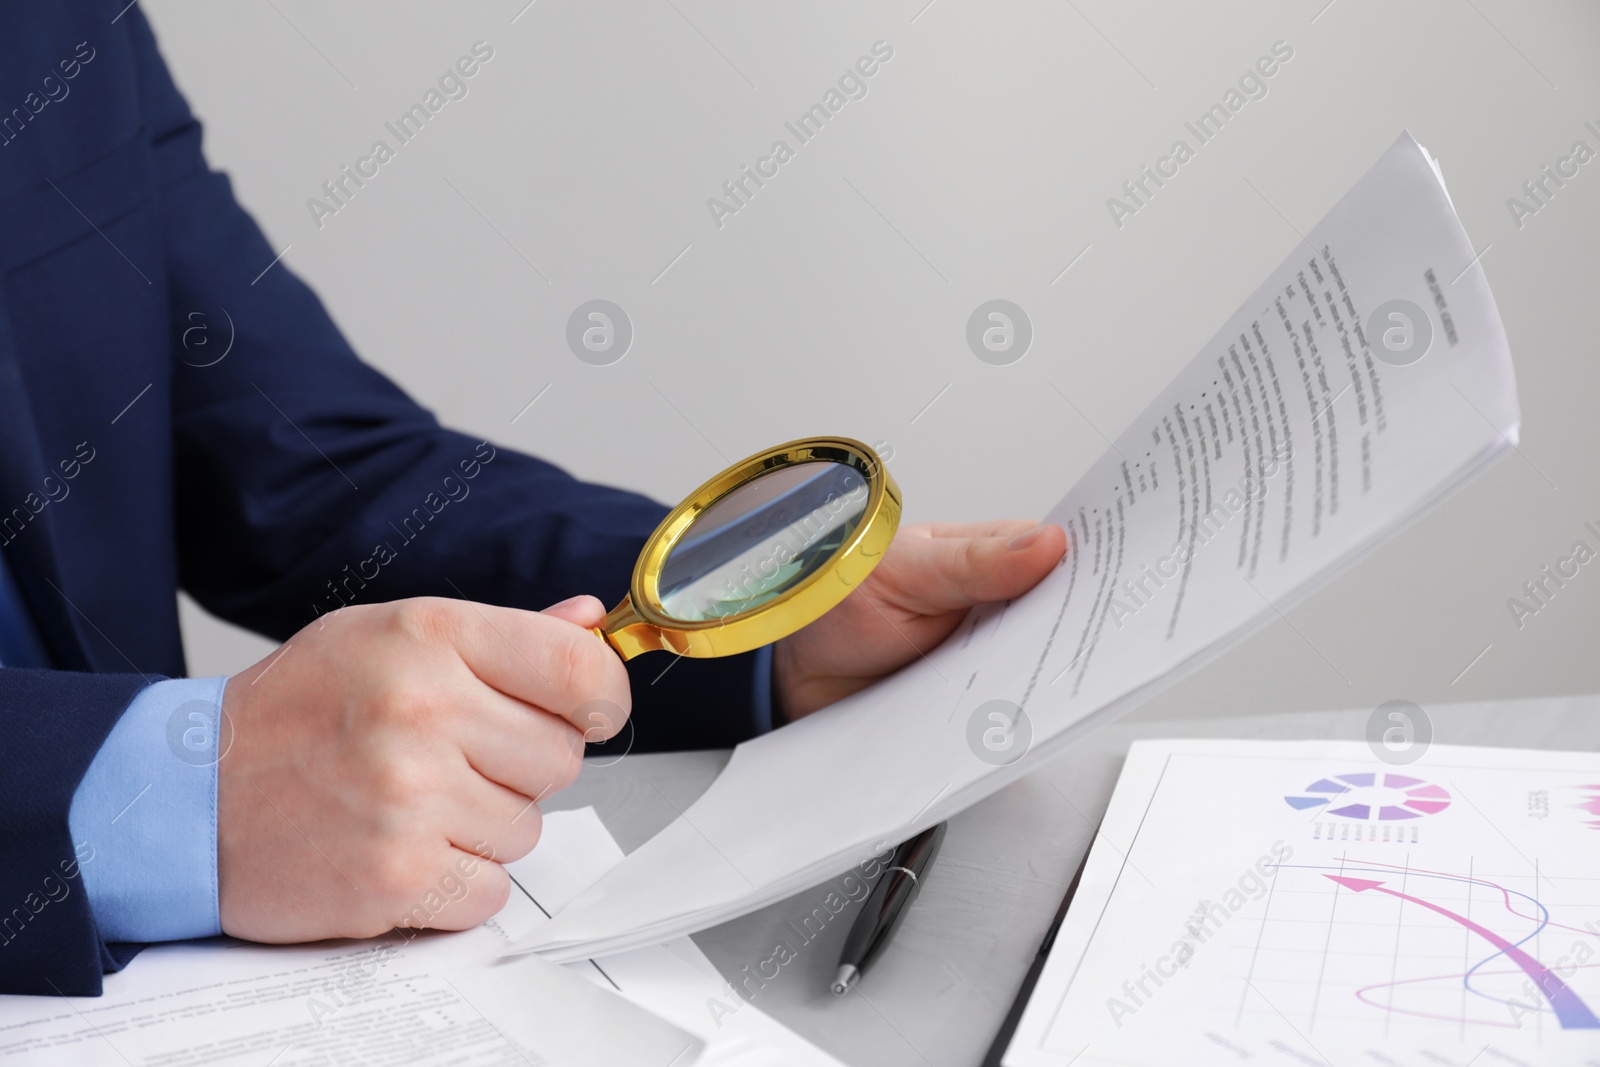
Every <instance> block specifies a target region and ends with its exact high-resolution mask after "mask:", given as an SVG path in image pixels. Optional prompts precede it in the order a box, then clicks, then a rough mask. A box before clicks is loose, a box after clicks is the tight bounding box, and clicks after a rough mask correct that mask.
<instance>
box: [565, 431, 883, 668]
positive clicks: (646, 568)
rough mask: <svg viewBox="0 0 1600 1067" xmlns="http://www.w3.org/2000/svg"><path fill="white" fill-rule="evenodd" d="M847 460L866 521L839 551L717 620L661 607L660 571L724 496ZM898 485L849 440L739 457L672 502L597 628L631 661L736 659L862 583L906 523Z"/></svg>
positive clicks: (816, 440)
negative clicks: (859, 482)
mask: <svg viewBox="0 0 1600 1067" xmlns="http://www.w3.org/2000/svg"><path fill="white" fill-rule="evenodd" d="M816 462H831V463H840V464H845V465H847V466H850V467H852V468H854V469H855V470H856V471H858V472H859V473H860V474H861V476H862V478H863V479H864V480H865V481H866V486H867V500H866V504H865V505H864V506H863V509H862V512H861V518H860V521H858V522H857V523H856V525H855V527H854V528H853V529H852V530H851V531H850V533H849V535H848V536H847V537H846V539H845V540H844V542H843V543H842V544H840V545H839V547H838V548H837V549H835V550H834V553H833V555H832V556H831V557H830V558H829V559H828V560H826V561H825V562H823V563H821V564H820V565H818V566H817V568H816V570H815V571H814V572H813V573H811V574H809V575H807V576H806V577H805V578H803V579H801V580H799V581H798V582H796V583H795V584H794V586H792V587H791V588H789V589H785V590H784V591H783V592H782V593H779V594H778V595H777V596H775V597H773V598H772V599H771V600H769V601H767V602H765V603H763V604H761V605H759V606H757V607H753V608H749V609H747V610H745V611H741V612H738V613H735V614H732V615H728V616H725V617H723V618H717V619H703V620H688V619H679V618H674V617H673V616H671V615H669V614H667V612H666V611H665V610H664V609H663V607H662V605H661V594H660V580H661V572H662V568H663V567H664V566H665V565H666V562H667V558H668V556H669V555H671V553H672V550H673V548H674V547H675V546H676V545H677V544H678V542H679V540H680V539H681V538H682V537H683V536H684V534H685V533H687V532H688V530H689V529H690V527H691V526H693V525H694V522H695V520H696V519H697V518H698V517H699V516H700V515H701V513H703V512H704V511H706V509H708V508H710V507H711V506H712V505H713V504H715V503H717V502H718V501H720V500H722V499H723V498H725V497H726V496H727V495H728V494H730V493H732V492H734V491H736V490H738V489H741V488H743V487H744V486H746V485H748V484H750V483H751V482H752V481H754V480H755V479H757V478H760V477H761V476H762V475H765V474H769V473H771V472H773V471H776V470H779V469H781V468H785V467H792V466H795V465H797V464H802V463H816ZM900 511H901V502H900V487H899V486H897V485H896V484H895V481H894V478H893V477H891V476H890V474H889V471H888V468H886V467H885V466H884V465H883V461H882V460H881V459H879V458H878V454H877V452H875V451H873V449H872V448H871V447H870V446H868V445H864V444H862V443H861V442H860V441H855V440H852V439H850V438H848V437H807V438H803V439H801V440H798V441H790V442H789V443H787V444H782V445H778V446H776V447H775V448H769V449H767V450H766V451H764V452H757V453H756V454H755V455H753V456H750V457H748V458H746V459H743V460H740V461H739V462H738V463H735V464H734V465H733V466H731V467H729V468H728V469H727V470H725V471H723V472H722V473H721V474H719V475H717V476H716V477H715V478H712V479H711V480H710V481H708V482H706V483H705V484H704V485H702V486H700V488H698V489H696V490H695V491H694V492H693V493H690V494H689V496H688V497H687V498H686V499H685V500H684V501H683V503H681V504H679V505H678V506H677V507H676V508H673V509H672V512H671V514H669V515H668V516H667V517H666V518H665V519H663V520H662V521H661V525H660V526H657V527H656V530H655V533H653V534H651V535H650V540H648V541H646V542H645V545H644V549H643V550H642V551H641V552H640V553H639V560H638V562H637V563H636V564H634V568H633V579H632V581H631V583H630V585H629V587H628V595H627V596H625V597H623V598H622V602H621V603H620V604H618V605H617V606H616V607H614V608H612V609H611V611H610V612H609V613H608V614H607V615H606V618H605V621H604V622H603V623H602V624H601V625H600V626H598V627H596V628H595V629H594V633H595V634H596V635H597V636H599V637H600V638H601V639H602V640H604V641H605V642H606V644H608V645H610V646H611V647H612V648H613V649H615V650H616V651H617V654H618V655H620V656H621V657H622V658H623V659H625V660H629V659H632V658H633V657H635V656H637V655H639V654H641V653H644V652H654V651H657V650H661V651H666V652H676V653H677V654H678V655H680V656H694V657H696V658H707V657H712V656H732V655H736V654H738V653H740V652H749V651H751V650H752V649H756V648H760V647H761V646H762V645H768V644H771V643H772V642H774V641H776V640H778V639H779V638H782V637H787V636H788V635H789V634H792V633H794V632H795V631H796V630H799V629H801V628H802V627H804V626H806V625H807V624H809V623H811V622H814V621H816V620H817V619H819V618H821V617H822V616H823V615H825V614H827V612H828V611H829V610H830V609H831V608H832V607H833V606H834V605H836V604H838V603H839V602H840V601H841V600H843V599H844V598H845V597H847V596H849V595H850V593H851V591H852V590H854V589H855V588H856V586H858V585H860V584H861V583H862V581H864V580H865V579H866V577H867V575H869V574H871V573H872V569H873V568H874V567H876V566H877V565H878V563H879V561H880V560H882V559H883V554H884V552H885V550H887V549H888V547H889V542H890V541H892V540H893V539H894V534H895V530H897V529H898V528H899V526H900Z"/></svg>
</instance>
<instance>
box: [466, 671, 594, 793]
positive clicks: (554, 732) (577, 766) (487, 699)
mask: <svg viewBox="0 0 1600 1067" xmlns="http://www.w3.org/2000/svg"><path fill="white" fill-rule="evenodd" d="M480 693H481V696H480V698H479V699H478V700H476V701H474V704H473V706H472V708H471V710H470V711H469V712H468V713H466V714H464V715H462V716H461V718H460V720H459V721H458V722H457V724H456V729H455V737H456V739H457V743H458V744H459V745H460V746H461V752H462V754H463V755H464V756H465V757H466V760H467V763H468V764H470V765H471V767H472V769H473V770H475V771H476V772H477V773H478V774H479V775H481V776H482V777H484V778H487V779H488V780H489V781H490V782H494V783H496V784H497V785H499V786H503V787H504V788H506V789H509V790H513V791H515V792H517V793H520V794H521V795H523V796H525V797H530V798H532V799H534V800H542V799H544V798H545V797H547V796H549V795H550V794H552V793H554V792H556V791H557V790H560V789H565V788H566V787H567V786H569V785H571V784H572V782H573V780H574V779H575V778H577V776H578V772H579V771H580V770H581V769H582V767H583V741H584V739H583V734H582V733H581V732H580V731H579V730H578V729H577V728H576V727H574V726H573V725H572V723H571V722H569V721H568V720H566V719H564V718H562V717H560V716H557V715H552V714H550V713H549V712H547V711H543V710H541V709H539V708H535V707H531V706H530V705H527V704H524V703H522V702H521V701H519V700H513V699H512V698H511V697H508V696H506V695H505V694H504V693H497V692H494V691H493V690H480ZM606 707H607V708H608V709H609V705H608V706H606Z"/></svg>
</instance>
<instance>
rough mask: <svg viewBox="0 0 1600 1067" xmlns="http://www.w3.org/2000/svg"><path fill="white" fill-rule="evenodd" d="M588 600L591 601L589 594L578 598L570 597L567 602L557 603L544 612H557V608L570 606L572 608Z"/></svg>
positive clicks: (580, 595)
mask: <svg viewBox="0 0 1600 1067" xmlns="http://www.w3.org/2000/svg"><path fill="white" fill-rule="evenodd" d="M587 599H589V597H588V595H587V594H584V593H580V594H579V595H577V596H569V597H567V599H565V600H562V601H558V602H557V603H554V604H551V605H550V606H549V607H547V608H545V609H544V610H545V611H555V610H556V609H557V608H565V607H569V606H571V605H573V604H576V603H577V602H578V601H580V600H587Z"/></svg>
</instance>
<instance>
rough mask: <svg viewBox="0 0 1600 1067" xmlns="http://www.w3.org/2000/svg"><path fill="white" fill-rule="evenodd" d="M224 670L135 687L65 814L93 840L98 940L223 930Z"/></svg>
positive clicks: (91, 885) (79, 833) (90, 872)
mask: <svg viewBox="0 0 1600 1067" xmlns="http://www.w3.org/2000/svg"><path fill="white" fill-rule="evenodd" d="M226 683H227V679H226V678H177V679H168V680H163V681H159V682H156V683H154V684H153V685H150V686H147V687H146V688H145V689H143V690H141V691H140V693H139V695H138V696H136V697H134V699H133V703H131V704H129V705H128V708H127V710H126V711H124V712H123V713H122V717H121V718H120V719H118V720H117V724H116V725H115V726H113V727H112V728H111V733H110V735H109V736H108V737H107V738H106V741H105V744H103V745H101V746H100V751H99V752H98V753H97V754H96V755H95V758H94V762H93V763H91V764H90V765H89V770H88V773H86V774H85V775H84V776H83V780H82V781H81V782H80V783H79V784H78V789H77V792H76V793H74V794H73V797H72V807H71V809H70V811H69V813H68V816H67V822H68V826H69V828H70V829H71V831H72V839H73V840H74V841H78V842H88V843H89V844H91V845H93V846H94V856H95V862H94V863H90V864H85V865H84V866H83V868H82V870H83V883H84V890H85V891H86V892H87V894H88V897H89V906H90V908H91V909H92V910H93V912H94V918H95V924H96V925H97V926H98V927H99V929H100V936H101V937H102V938H104V939H105V940H106V941H136V942H146V941H177V940H182V939H185V938H191V937H210V936H212V935H213V934H218V933H221V932H222V919H221V914H220V912H219V910H218V905H217V760H218V758H219V756H218V752H217V743H218V738H219V734H220V733H221V731H220V729H219V726H220V721H221V716H222V692H223V687H224V685H225V684H226Z"/></svg>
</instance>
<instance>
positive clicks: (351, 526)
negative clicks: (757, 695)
mask: <svg viewBox="0 0 1600 1067" xmlns="http://www.w3.org/2000/svg"><path fill="white" fill-rule="evenodd" d="M127 18H128V20H129V21H130V22H131V23H132V25H131V27H130V32H131V33H132V34H133V39H134V48H135V53H136V56H137V66H138V71H139V78H140V82H141V84H140V87H139V91H140V105H141V110H142V112H143V114H144V121H145V127H146V129H147V130H148V131H150V136H151V138H152V141H153V143H154V146H155V147H154V156H155V168H156V183H157V196H158V197H159V199H160V202H161V205H162V207H161V210H162V212H163V219H162V225H163V231H164V241H165V252H166V257H167V262H166V268H167V275H168V281H169V285H170V296H169V303H170V317H171V321H172V332H173V351H174V356H175V360H176V365H175V366H174V379H173V382H174V384H173V405H174V421H175V425H174V427H173V429H174V448H175V464H176V467H177V470H176V472H175V473H176V483H177V486H178V490H177V493H178V495H177V502H176V511H177V526H178V538H179V554H180V560H181V563H180V574H181V580H182V583H183V585H184V587H185V588H186V589H188V590H189V592H190V593H191V594H192V595H193V596H194V597H195V599H197V600H198V601H199V602H200V603H201V604H203V605H204V606H205V607H206V608H207V609H208V610H210V611H212V612H214V613H215V614H217V615H219V616H221V617H223V618H225V619H228V620H231V621H233V622H235V623H238V624H240V625H242V626H246V627H249V628H251V629H254V630H257V631H259V632H261V633H265V634H268V635H270V636H273V637H276V638H279V639H282V638H287V637H288V636H289V635H290V634H292V633H293V632H294V631H295V630H297V629H298V628H299V627H301V626H302V625H304V624H306V623H307V622H310V621H311V620H312V619H314V618H315V617H316V616H317V615H318V614H320V613H322V612H324V611H327V610H332V609H334V608H337V607H339V606H340V605H341V604H344V603H351V602H373V601H387V600H396V599H400V598H402V597H413V596H424V595H430V596H446V597H465V598H468V599H472V600H478V601H484V602H489V603H496V604H503V605H508V606H514V607H522V608H533V609H537V608H540V607H544V606H547V605H549V604H551V603H554V602H556V601H558V600H562V599H565V598H566V597H569V596H574V595H577V594H580V593H591V594H594V595H596V596H599V597H600V598H601V599H603V600H605V601H606V602H607V604H608V605H609V604H611V603H615V602H616V601H617V600H619V599H620V598H621V597H622V595H623V594H624V593H625V592H626V590H627V585H628V579H629V576H630V574H631V572H632V568H633V562H634V559H635V558H636V556H637V554H638V552H639V549H640V548H641V547H642V545H643V543H644V541H645V539H646V538H647V537H648V536H649V534H650V532H651V531H652V530H653V529H654V528H655V526H656V524H657V523H658V522H659V521H660V519H661V517H662V516H663V515H664V514H665V510H666V509H665V508H663V507H662V506H661V505H660V504H658V503H656V502H654V501H651V500H649V499H646V498H645V497H642V496H639V495H637V494H634V493H630V492H625V491H622V490H618V489H614V488H608V487H605V486H599V485H592V484H586V483H583V482H580V481H577V480H576V479H574V478H572V477H571V476H570V475H568V474H567V473H566V472H564V471H562V470H560V469H559V468H557V467H555V466H553V465H552V464H549V463H546V462H544V461H542V460H539V459H536V458H534V457H532V456H528V455H524V454H520V453H517V452H514V451H512V450H511V449H507V448H499V447H497V446H495V445H493V444H491V443H488V442H480V441H478V440H477V439H476V438H473V437H468V436H465V435H463V434H460V433H456V432H453V431H450V430H447V429H444V428H441V427H440V426H439V425H438V423H437V422H436V421H435V419H434V418H433V416H432V415H431V414H430V413H429V412H427V411H426V410H424V409H423V408H422V407H420V406H419V405H418V404H416V403H415V402H414V401H412V400H411V399H410V398H409V397H407V396H406V395H405V394H404V393H403V392H402V391H401V390H400V389H399V388H397V387H396V386H395V385H394V384H393V383H391V382H390V381H389V380H388V379H386V378H385V377H384V376H383V375H381V374H380V373H378V372H377V371H376V370H374V369H373V368H371V367H369V366H367V365H366V364H365V363H363V362H361V360H359V359H358V358H357V357H356V355H355V354H354V353H353V352H352V351H351V349H350V346H349V345H348V344H347V343H346V342H345V340H344V338H343V337H342V336H341V335H340V333H339V330H338V329H337V327H336V326H335V325H334V324H333V322H332V320H331V319H330V318H329V316H328V314H327V313H326V311H324V309H323V307H322V305H321V304H320V302H319V301H318V300H317V298H316V297H315V295H314V294H313V293H312V292H311V291H310V289H308V288H307V287H306V286H305V285H304V284H302V283H301V282H300V281H299V279H297V278H296V277H295V276H294V274H293V272H292V271H291V270H290V269H289V267H288V265H287V263H284V262H279V263H277V264H276V265H275V266H272V267H270V269H266V270H265V273H262V271H263V269H264V268H267V265H268V264H269V263H271V262H272V261H273V259H274V257H275V256H276V255H277V252H276V251H275V250H274V249H273V248H272V247H271V246H270V245H269V244H268V243H267V241H266V240H265V238H264V237H263V236H262V234H261V232H260V230H259V229H258V228H257V227H256V225H255V223H254V221H253V220H252V219H251V218H250V217H249V215H247V214H246V213H245V211H244V210H243V209H242V208H241V207H240V206H239V204H238V203H237V202H236V201H235V200H234V197H233V194H232V192H231V189H230V186H229V183H228V180H227V178H226V177H224V176H223V175H221V174H217V173H213V172H212V171H211V170H210V169H209V168H208V167H207V165H206V162H205V159H204V157H203V155H202V152H201V141H200V137H201V135H200V126H199V124H198V123H197V122H196V120H195V119H194V117H193V116H192V115H191V114H190V112H189V109H188V107H187V105H186V104H185V102H184V101H183V99H182V97H181V96H180V95H179V93H178V91H177V89H176V87H175V86H174V85H173V83H172V81H171V79H170V76H169V75H168V73H167V70H166V68H165V66H164V65H163V63H162V61H161V58H160V56H159V54H158V52H157V50H156V44H155V41H154V38H153V37H152V35H151V33H150V30H149V27H148V26H147V25H146V23H145V21H144V18H143V15H142V14H141V13H140V11H139V10H138V9H137V8H134V9H132V10H130V11H129V12H128V16H127ZM397 298H399V295H398V294H397ZM221 309H226V312H227V319H228V320H231V323H232V334H233V337H232V348H231V350H229V351H228V354H227V356H226V357H225V358H223V359H222V360H221V361H220V362H215V363H212V364H211V365H209V366H197V365H195V364H202V363H206V362H207V361H208V360H210V359H212V358H214V356H213V354H212V353H213V352H214V351H215V349H212V350H208V351H207V352H206V353H205V358H198V357H197V356H196V355H194V354H192V353H190V354H189V356H188V358H187V359H184V358H181V357H182V356H183V355H184V354H185V352H186V350H185V349H184V348H183V336H182V333H183V331H184V330H185V329H188V328H189V325H190V323H191V320H190V319H189V316H190V314H191V313H192V312H194V311H196V310H198V311H201V312H203V313H206V314H208V315H209V316H211V317H212V319H213V329H217V328H219V325H218V324H220V323H222V322H223V317H222V316H221V314H220V311H221ZM213 343H220V338H215V339H214V342H213ZM439 358H441V359H446V360H449V359H459V358H461V357H460V355H459V354H458V353H453V352H441V353H439ZM530 417H536V413H535V415H534V416H530ZM753 659H754V657H753V655H745V656H737V657H729V658H728V659H726V660H718V661H706V660H685V661H683V662H681V663H673V661H672V660H671V659H670V658H669V657H667V656H666V655H665V654H656V655H653V656H646V657H642V658H641V659H639V660H636V661H635V662H634V663H633V664H630V674H631V676H632V678H633V682H634V727H633V729H632V730H631V731H625V732H624V736H623V737H621V738H618V739H616V740H615V741H614V742H613V743H612V746H611V747H613V748H615V747H617V746H618V745H628V746H631V750H632V751H635V752H644V751H653V750H660V749H669V748H705V747H725V746H727V745H731V744H734V743H737V742H738V741H740V740H742V739H744V738H745V737H748V736H750V734H751V732H752V708H751V692H752V684H753V669H754V665H753ZM669 664H672V668H671V669H670V670H666V671H665V672H664V673H663V671H664V668H666V667H667V666H668V665H669Z"/></svg>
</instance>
